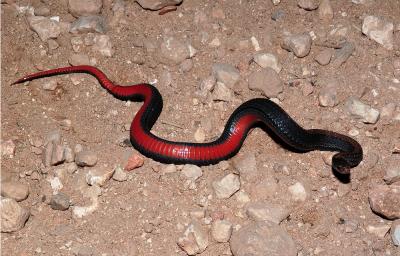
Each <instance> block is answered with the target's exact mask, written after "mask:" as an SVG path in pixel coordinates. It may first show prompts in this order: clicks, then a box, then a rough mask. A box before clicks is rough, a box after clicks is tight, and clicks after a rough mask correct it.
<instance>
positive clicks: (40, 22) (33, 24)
mask: <svg viewBox="0 0 400 256" xmlns="http://www.w3.org/2000/svg"><path fill="white" fill-rule="evenodd" d="M27 20H28V23H29V26H30V28H31V29H32V30H33V31H35V32H36V33H37V34H38V36H39V37H40V39H41V40H42V41H43V42H45V41H47V40H48V39H50V38H57V37H58V36H59V35H60V33H61V29H60V25H59V23H58V22H57V21H54V20H52V19H50V18H47V17H43V16H30V17H28V18H27Z"/></svg>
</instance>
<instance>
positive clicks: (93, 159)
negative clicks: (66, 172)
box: [75, 150, 97, 167]
mask: <svg viewBox="0 0 400 256" xmlns="http://www.w3.org/2000/svg"><path fill="white" fill-rule="evenodd" d="M75 163H76V164H77V165H78V166H80V167H84V166H89V167H90V166H95V165H96V163H97V155H96V153H94V152H93V151H90V150H82V151H80V152H78V153H76V155H75Z"/></svg>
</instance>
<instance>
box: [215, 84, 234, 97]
mask: <svg viewBox="0 0 400 256" xmlns="http://www.w3.org/2000/svg"><path fill="white" fill-rule="evenodd" d="M212 99H213V100H214V101H225V102H231V101H232V100H233V99H234V95H233V91H232V90H231V89H229V88H228V87H227V86H225V84H224V83H221V82H217V84H216V85H215V87H214V90H213V93H212Z"/></svg>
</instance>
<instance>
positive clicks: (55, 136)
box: [44, 130, 61, 145]
mask: <svg viewBox="0 0 400 256" xmlns="http://www.w3.org/2000/svg"><path fill="white" fill-rule="evenodd" d="M50 142H53V143H55V144H61V133H60V131H59V130H53V131H51V132H49V133H48V134H46V137H45V142H44V144H45V145H46V144H48V143H50Z"/></svg>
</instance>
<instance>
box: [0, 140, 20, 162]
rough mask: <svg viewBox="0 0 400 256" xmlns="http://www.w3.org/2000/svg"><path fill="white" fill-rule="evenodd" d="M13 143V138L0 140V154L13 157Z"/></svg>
mask: <svg viewBox="0 0 400 256" xmlns="http://www.w3.org/2000/svg"><path fill="white" fill-rule="evenodd" d="M15 148H16V146H15V143H14V141H13V140H6V141H2V142H1V155H2V156H8V157H9V158H13V157H14V155H15Z"/></svg>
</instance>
